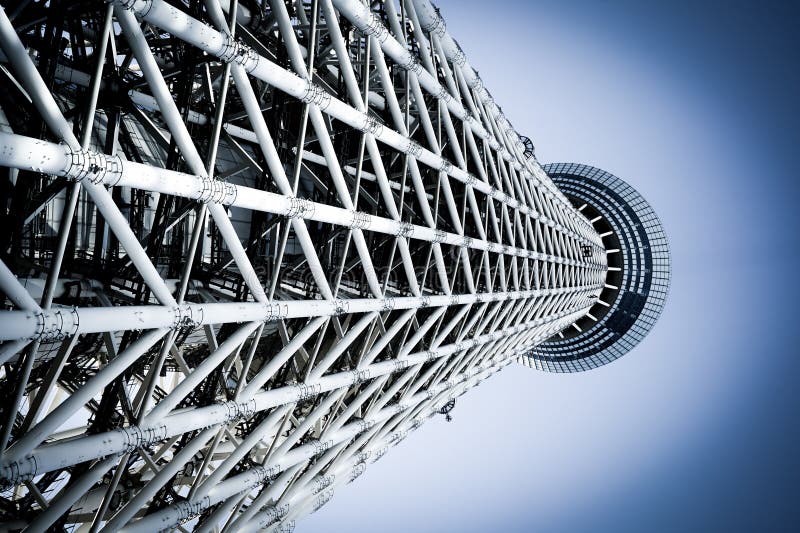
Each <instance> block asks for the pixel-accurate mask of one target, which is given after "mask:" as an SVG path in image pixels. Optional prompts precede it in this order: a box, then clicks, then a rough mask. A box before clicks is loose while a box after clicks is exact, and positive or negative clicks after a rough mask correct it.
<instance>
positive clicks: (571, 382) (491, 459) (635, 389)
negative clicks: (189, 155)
mask: <svg viewBox="0 0 800 533" xmlns="http://www.w3.org/2000/svg"><path fill="white" fill-rule="evenodd" d="M783 4H784V3H781V2H768V3H760V4H757V3H755V2H753V3H749V2H736V1H731V2H704V3H703V2H700V3H697V2H685V1H679V2H634V1H630V2H628V1H616V0H614V1H593V2H580V1H577V2H576V1H564V0H562V1H541V2H540V1H537V2H522V1H512V0H494V1H493V2H486V1H477V0H441V1H440V2H439V4H438V5H439V7H440V8H441V12H442V15H443V16H444V18H445V20H446V22H447V27H448V30H449V32H450V33H451V35H453V36H454V38H455V39H456V40H458V41H459V43H460V44H461V46H462V48H463V49H464V50H465V52H466V53H467V56H468V57H469V59H470V62H471V63H472V65H473V66H474V67H475V68H476V69H477V70H478V71H479V72H480V75H481V78H482V79H483V80H484V83H485V85H486V87H487V88H488V89H489V90H490V91H491V93H492V95H493V96H494V98H495V101H496V102H497V103H498V104H499V105H500V106H501V107H502V108H503V111H504V113H505V114H506V116H507V117H508V118H509V120H510V121H511V122H512V124H514V126H515V127H516V129H517V131H519V132H520V133H522V134H523V135H527V136H529V137H530V138H531V139H532V140H533V142H534V144H535V145H536V155H537V158H538V159H539V161H540V162H542V163H548V162H560V161H570V162H577V163H585V164H589V165H593V166H597V167H600V168H603V169H605V170H607V171H609V172H611V173H613V174H615V175H617V176H619V177H620V178H622V179H624V180H626V181H628V183H630V184H631V185H632V186H633V187H635V188H636V189H637V190H638V191H639V192H640V193H641V194H642V195H643V196H644V197H645V198H646V199H647V200H648V201H649V202H650V203H651V205H652V206H653V208H654V209H655V211H656V212H657V213H658V214H659V216H660V217H661V219H662V222H663V224H664V227H665V230H666V232H667V234H668V236H669V239H670V246H671V252H672V262H673V279H672V287H671V291H670V296H669V299H668V302H667V306H666V308H665V310H664V313H663V315H662V317H661V319H660V320H659V323H658V324H657V325H656V327H655V328H654V330H653V331H652V332H651V333H650V335H649V336H648V337H647V338H646V339H645V340H644V341H643V342H642V343H641V344H640V345H639V346H638V347H637V348H636V349H635V350H634V351H632V352H631V353H629V354H628V355H626V356H625V357H623V358H622V359H620V360H618V361H615V362H614V363H612V364H610V365H607V366H605V367H601V368H599V369H596V370H593V371H590V372H586V373H581V374H571V375H560V374H547V373H543V372H537V371H535V370H532V369H529V368H524V367H522V366H521V365H516V364H515V365H512V366H510V367H508V368H506V369H505V370H504V371H503V372H500V373H498V374H496V375H495V376H494V377H492V378H491V379H489V380H486V381H484V382H483V383H482V384H481V386H479V387H477V388H475V389H473V390H471V391H470V392H468V393H467V394H466V395H464V396H462V397H460V398H459V399H458V402H457V405H456V408H455V409H454V410H453V412H452V415H453V421H452V422H450V423H447V422H445V421H444V419H443V418H441V417H439V418H436V419H433V420H431V421H429V422H428V423H426V424H425V425H424V426H423V427H421V428H420V429H419V430H417V431H415V432H414V433H412V434H411V435H410V436H409V437H408V438H407V439H406V440H405V441H403V443H402V444H401V445H399V446H397V447H395V448H392V449H391V450H390V452H389V453H388V454H386V455H385V456H384V457H383V458H382V459H381V460H380V461H378V462H376V463H374V464H370V465H369V467H368V468H367V470H366V472H365V473H364V474H363V475H362V476H361V477H360V478H359V479H358V480H357V481H356V482H355V483H353V484H351V485H347V486H345V487H344V488H341V489H338V490H337V493H336V495H335V496H334V498H333V499H332V500H331V502H330V503H328V504H327V505H326V506H325V507H324V508H323V509H322V510H320V511H319V512H317V513H316V514H314V515H312V516H310V517H308V518H306V519H305V520H304V521H302V522H300V523H299V524H298V527H297V531H299V532H300V533H306V532H351V533H357V532H372V531H378V530H380V531H383V532H387V533H389V532H401V531H402V532H405V531H415V532H449V531H458V532H483V531H509V532H516V531H520V532H523V531H524V532H527V531H536V532H583V531H592V532H594V531H615V532H628V531H630V532H634V531H635V532H641V531H648V532H662V531H663V532H675V531H682V532H686V531H702V532H716V531H726V532H737V531H760V532H761V531H790V530H792V529H793V526H794V527H796V524H797V522H798V519H800V453H798V450H800V423H799V421H800V417H798V415H800V412H798V411H800V409H798V403H800V402H798V398H797V393H796V390H795V389H796V386H795V381H796V379H797V377H798V376H800V350H799V349H798V348H797V346H798V344H799V343H798V341H800V335H799V334H798V331H800V324H798V323H797V302H798V296H800V294H798V292H799V291H798V288H797V283H796V282H794V281H792V277H791V276H792V274H793V273H794V272H795V271H796V267H797V263H798V250H800V239H798V238H797V234H798V229H800V228H798V226H799V224H798V220H797V219H798V209H797V207H796V202H797V199H798V192H800V191H798V189H799V188H800V187H799V186H798V179H797V172H796V169H797V168H798V167H800V149H798V141H799V140H800V135H799V134H798V132H797V128H798V119H799V118H800V113H798V111H799V109H798V108H799V107H800V104H799V103H798V95H799V94H800V57H799V56H800V52H799V51H800V38H798V37H797V35H796V28H797V27H798V23H800V5H798V4H796V3H794V6H792V5H791V4H792V3H789V2H786V3H785V4H786V5H783Z"/></svg>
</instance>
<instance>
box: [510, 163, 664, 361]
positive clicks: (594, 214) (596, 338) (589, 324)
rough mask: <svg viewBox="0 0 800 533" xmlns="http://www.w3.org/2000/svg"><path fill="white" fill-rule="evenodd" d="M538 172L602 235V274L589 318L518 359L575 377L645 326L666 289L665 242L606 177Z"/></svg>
mask: <svg viewBox="0 0 800 533" xmlns="http://www.w3.org/2000/svg"><path fill="white" fill-rule="evenodd" d="M544 170H545V171H546V172H547V173H548V174H549V175H550V177H551V178H552V180H553V182H554V183H555V184H556V185H557V186H558V187H559V189H560V190H561V191H562V192H563V193H564V194H565V195H566V196H567V197H568V198H569V199H570V201H571V202H572V203H573V205H574V206H575V207H576V208H577V209H579V210H580V211H581V212H582V213H583V214H584V215H585V216H586V217H587V219H589V220H590V222H592V224H593V225H594V226H595V229H596V230H597V231H598V233H599V234H600V235H601V236H602V238H603V240H604V244H605V247H606V251H607V253H608V264H609V272H608V277H607V279H606V285H605V288H604V289H603V291H602V292H601V293H600V294H598V295H597V302H596V303H595V305H594V306H592V308H591V309H590V310H589V313H588V314H587V315H586V316H585V317H583V318H582V319H580V320H578V321H576V322H575V323H574V324H573V325H571V326H570V327H568V328H567V329H566V330H565V331H563V332H561V333H559V334H557V335H555V336H553V337H551V338H550V339H548V340H547V341H546V342H544V343H542V344H539V345H538V346H536V347H535V348H534V349H533V350H531V351H530V352H529V353H528V354H526V355H525V356H523V357H522V358H521V361H522V362H523V364H525V365H526V366H530V367H533V368H537V369H539V370H546V371H549V372H580V371H583V370H589V369H591V368H596V367H598V366H602V365H604V364H607V363H610V362H611V361H614V360H615V359H618V358H619V357H621V356H623V355H625V354H626V353H628V352H629V351H630V350H631V349H633V347H634V346H636V345H637V344H638V343H639V342H640V341H641V340H642V339H643V338H644V336H645V335H647V333H648V332H649V331H650V330H651V329H652V328H653V325H654V324H655V322H656V320H657V319H658V317H659V315H660V314H661V310H662V309H663V307H664V304H665V302H666V298H667V292H668V290H669V282H670V256H669V244H668V242H667V237H666V234H665V233H664V230H663V228H662V226H661V221H660V220H659V219H658V217H657V216H656V214H655V212H654V211H653V209H652V207H650V204H649V203H647V201H646V200H645V199H644V198H643V197H642V196H641V195H640V194H639V193H638V192H636V190H635V189H633V188H632V187H631V186H630V185H628V184H627V183H625V182H624V181H622V180H621V179H619V178H618V177H616V176H614V175H613V174H610V173H608V172H606V171H604V170H601V169H599V168H595V167H591V166H587V165H579V164H575V163H554V164H550V165H545V166H544Z"/></svg>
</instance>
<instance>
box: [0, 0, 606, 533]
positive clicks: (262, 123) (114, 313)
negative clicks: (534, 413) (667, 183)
mask: <svg viewBox="0 0 800 533" xmlns="http://www.w3.org/2000/svg"><path fill="white" fill-rule="evenodd" d="M12 4H13V3H12ZM0 77H2V78H3V79H2V83H3V86H4V87H6V90H4V91H3V92H2V93H0V170H1V171H2V172H0V173H1V174H2V177H1V178H0V179H2V180H3V181H2V189H0V190H2V199H3V204H2V206H3V211H2V216H3V222H4V223H5V225H4V234H3V238H2V244H3V249H2V250H0V254H2V262H0V291H2V294H3V300H2V301H3V304H4V307H3V309H2V310H0V342H1V343H2V344H0V365H2V367H0V384H2V386H1V387H0V395H2V401H0V408H1V409H2V413H1V416H0V423H2V427H3V431H2V436H3V438H2V442H0V517H2V518H0V528H4V529H10V530H25V531H46V530H50V529H54V528H55V529H59V528H67V529H70V530H75V529H76V528H80V527H85V528H86V530H91V531H117V530H123V531H141V532H150V531H158V530H170V529H174V528H176V527H178V525H182V527H183V528H187V529H196V530H198V531H256V530H267V531H287V530H290V529H291V528H292V527H293V525H294V523H295V521H296V520H297V519H299V518H301V517H302V516H304V515H305V514H308V513H309V512H313V511H315V510H317V509H319V508H320V507H321V506H322V505H324V504H325V503H326V502H327V501H328V500H329V499H330V497H331V495H332V494H333V490H334V488H335V487H337V486H339V485H341V484H344V483H348V482H350V481H352V480H354V479H355V478H356V477H358V476H359V475H360V474H361V473H362V472H363V471H364V469H365V468H366V465H367V464H368V463H369V462H370V461H375V460H377V459H378V458H380V457H381V456H382V455H383V454H384V453H385V452H386V450H387V449H388V447H390V446H393V445H396V444H397V443H399V442H400V441H402V440H403V439H404V438H405V437H406V436H407V434H408V433H409V432H410V431H412V430H414V429H416V428H417V427H419V426H420V425H421V424H422V423H423V422H424V421H426V420H427V419H428V418H430V417H432V416H435V415H436V414H438V413H448V412H449V411H450V410H451V409H452V408H453V405H454V401H455V398H456V397H457V396H459V395H460V394H463V393H464V392H466V391H467V390H469V389H470V388H471V387H473V386H475V385H477V384H479V383H480V382H481V381H482V380H484V379H486V378H487V377H489V376H490V375H492V374H493V373H495V372H497V371H498V370H500V369H501V368H503V367H504V366H506V365H508V364H509V363H511V362H513V361H516V360H523V361H527V360H529V359H530V358H531V357H539V355H536V354H540V353H542V352H535V351H533V350H534V347H536V346H537V345H540V344H541V343H542V342H544V341H548V340H549V342H552V339H554V338H557V335H559V334H561V335H562V337H563V333H562V332H563V331H564V330H565V328H568V327H572V326H574V325H576V324H583V323H584V321H585V317H586V316H587V312H588V311H589V310H590V309H592V308H593V306H596V305H597V298H598V295H600V294H601V292H602V291H603V290H604V288H606V287H607V286H608V283H607V280H606V275H607V272H608V260H607V254H606V252H607V250H606V244H607V239H604V236H603V235H602V234H601V233H599V232H598V231H596V230H595V226H594V225H593V222H591V221H590V220H587V218H585V217H584V216H583V215H582V214H581V213H580V212H579V210H578V209H576V208H575V207H573V205H572V203H570V202H574V198H573V197H572V196H570V197H569V198H568V197H566V196H565V195H564V194H562V192H561V191H560V190H559V188H558V187H556V186H555V185H554V184H553V182H552V181H551V179H550V178H549V177H548V175H547V174H546V173H545V171H544V170H543V169H542V167H541V166H540V165H539V163H538V161H537V160H536V158H535V157H534V155H533V149H532V145H531V144H530V141H528V140H527V139H526V138H523V137H520V135H519V134H518V133H516V131H515V130H514V128H513V127H512V126H511V124H510V122H509V121H508V119H507V118H506V117H505V116H504V115H503V113H502V112H501V111H500V108H499V107H498V106H497V104H496V103H495V102H494V101H493V99H492V97H491V95H490V94H489V92H488V91H487V90H486V89H485V88H484V87H483V84H482V82H481V80H480V78H479V77H478V75H477V73H476V72H475V70H474V69H473V68H472V66H471V65H470V64H469V62H468V61H467V59H466V56H465V54H464V52H463V51H462V50H461V48H460V47H459V45H458V44H457V43H456V42H455V41H454V40H453V38H452V37H451V36H450V35H449V34H448V33H447V31H446V29H445V25H444V21H443V20H442V18H441V17H440V16H439V13H438V11H437V10H436V9H435V8H434V7H433V6H432V5H431V4H430V3H429V2H428V1H427V0H413V1H412V0H405V1H403V2H401V3H398V4H396V3H394V2H392V1H389V0H387V2H385V3H383V2H372V3H370V4H365V3H363V2H361V1H360V0H313V1H311V2H303V1H300V0H291V1H290V0H287V1H282V0H274V1H266V0H265V1H260V0H248V1H243V0H240V1H237V0H205V1H202V2H201V1H197V0H185V1H184V0H179V1H171V2H169V3H168V2H166V1H164V0H113V1H111V2H110V5H109V4H107V3H106V2H103V1H101V0H97V1H95V2H78V3H73V2H64V1H51V2H20V3H19V5H18V6H17V7H16V8H13V9H12V8H11V7H6V8H2V7H0ZM78 139H80V141H79V140H78ZM106 228H107V229H106ZM108 230H110V232H109V231H108ZM39 302H42V303H41V305H40V304H39ZM571 325H572V326H571ZM574 327H577V326H574ZM537 360H538V359H537ZM537 364H538V363H537ZM595 366H596V365H595ZM448 416H449V415H448Z"/></svg>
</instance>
